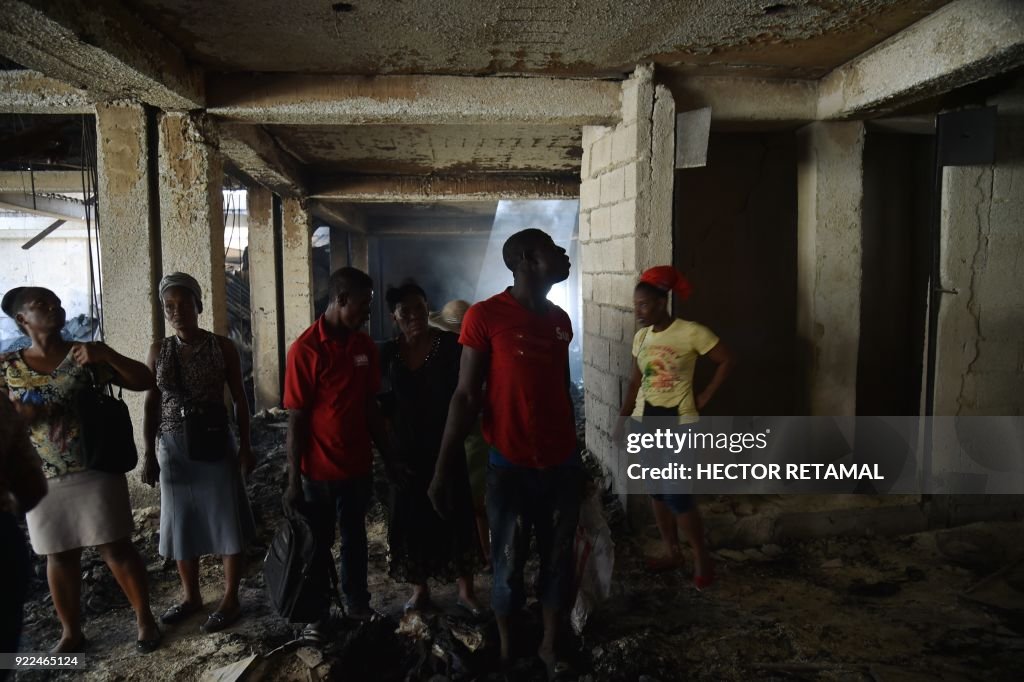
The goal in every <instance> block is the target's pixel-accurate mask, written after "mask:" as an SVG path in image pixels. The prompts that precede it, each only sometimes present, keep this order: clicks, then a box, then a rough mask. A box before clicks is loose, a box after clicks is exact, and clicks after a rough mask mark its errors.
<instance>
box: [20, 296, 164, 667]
mask: <svg viewBox="0 0 1024 682" xmlns="http://www.w3.org/2000/svg"><path fill="white" fill-rule="evenodd" d="M0 308H2V309H3V311H4V312H5V313H6V314H7V315H9V316H10V317H12V318H13V319H14V321H15V322H16V323H17V325H18V327H19V329H21V331H22V332H23V333H24V334H26V335H27V336H28V337H29V339H30V340H31V342H32V343H31V345H30V346H29V347H28V348H25V349H22V350H19V351H14V352H11V353H6V354H4V355H0V391H3V392H5V393H7V395H8V397H9V398H10V400H11V401H12V402H13V403H14V407H15V409H16V410H17V412H18V414H19V415H20V416H21V418H22V419H23V420H24V421H25V422H26V423H27V424H28V430H29V440H30V441H31V443H32V446H33V447H34V448H35V451H36V454H37V455H38V456H39V459H40V461H41V462H42V465H43V473H44V474H45V475H46V478H47V483H48V486H49V493H48V494H47V495H46V497H44V498H43V499H42V500H41V501H40V502H39V503H38V504H37V505H36V506H35V507H34V508H33V509H32V510H31V511H29V512H28V514H27V515H26V521H27V524H28V534H29V540H30V541H31V544H32V549H33V550H34V551H35V553H36V554H39V555H45V556H46V579H47V582H48V583H49V586H50V595H51V596H52V597H53V605H54V607H55V608H56V609H57V616H58V617H59V618H60V622H61V626H62V628H63V631H62V633H61V638H60V641H59V642H58V643H57V645H56V646H55V647H54V648H53V649H52V653H65V652H77V651H81V650H82V647H83V646H84V645H85V635H84V634H83V633H82V622H81V615H82V614H81V593H82V566H81V557H82V548H83V547H92V546H95V547H96V549H97V550H98V551H99V554H100V556H101V557H102V558H103V560H104V561H105V562H106V564H107V566H108V567H109V568H110V570H111V572H112V573H113V574H114V578H115V579H116V580H117V582H118V584H119V585H120V586H121V589H122V590H124V593H125V596H126V597H128V601H129V602H130V603H131V605H132V608H133V609H134V610H135V620H136V626H137V628H138V640H137V642H136V649H137V650H138V651H139V652H140V653H148V652H150V651H153V650H154V649H156V648H157V646H158V645H159V643H160V630H159V629H158V628H157V625H156V621H155V620H154V619H153V614H152V613H151V612H150V609H149V587H148V585H147V580H146V568H145V565H144V564H143V562H142V558H141V557H140V556H139V553H138V551H136V549H135V546H134V545H133V544H132V542H131V535H132V529H133V525H134V524H133V520H132V509H131V503H130V502H129V499H128V483H127V480H126V479H125V476H124V474H111V473H106V472H102V471H96V470H87V469H86V468H85V464H84V455H83V452H82V440H81V419H80V416H79V411H78V407H77V405H78V403H79V399H80V395H81V394H82V392H83V391H86V390H91V388H92V386H93V384H105V383H114V384H116V385H118V386H121V387H122V388H127V389H128V390H130V391H145V390H148V389H150V388H152V386H153V375H152V374H151V373H150V371H149V370H148V369H147V368H146V366H145V365H144V364H142V363H141V362H138V361H136V360H132V359H130V358H126V357H125V356H123V355H121V354H120V353H117V352H116V351H115V350H114V349H112V348H111V347H110V346H108V345H106V344H105V343H101V342H92V343H72V342H70V341H67V340H65V339H64V337H63V336H62V334H61V330H62V329H63V328H64V322H65V319H66V313H65V311H64V308H63V307H62V306H61V302H60V299H59V298H58V297H57V295H56V294H55V293H53V292H52V291H50V290H49V289H46V288H43V287H18V288H16V289H12V290H10V291H8V292H7V293H6V294H5V295H4V297H3V301H2V303H0Z"/></svg>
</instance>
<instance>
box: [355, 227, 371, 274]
mask: <svg viewBox="0 0 1024 682" xmlns="http://www.w3.org/2000/svg"><path fill="white" fill-rule="evenodd" d="M350 237H351V242H350V243H351V244H352V267H354V268H356V269H358V270H362V271H363V272H367V273H368V272H369V271H370V247H369V245H368V244H367V242H366V234H365V233H363V232H351V233H350Z"/></svg>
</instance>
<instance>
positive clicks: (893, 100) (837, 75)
mask: <svg viewBox="0 0 1024 682" xmlns="http://www.w3.org/2000/svg"><path fill="white" fill-rule="evenodd" d="M1021 65H1024V2H1021V1H1020V0H956V2H952V3H950V4H948V5H946V6H945V7H942V8H941V9H939V10H937V11H936V12H935V13H934V14H931V15H929V16H927V17H925V18H924V19H922V20H921V21H919V22H917V23H916V24H913V25H911V26H910V27H908V28H906V29H904V30H903V31H901V32H899V33H897V34H896V35H895V36H893V37H892V38H890V39H889V40H887V41H885V42H883V43H881V44H880V45H878V46H877V47H875V48H873V49H871V50H869V51H867V52H865V53H864V54H863V55H861V56H859V57H857V58H855V59H853V60H851V61H849V62H847V63H846V64H844V65H843V66H840V67H839V68H837V69H835V70H834V71H832V72H831V73H830V74H829V75H827V76H825V77H824V78H823V79H822V80H821V81H820V82H819V99H818V116H817V117H818V118H819V119H823V120H824V119H844V118H853V117H864V116H865V115H877V114H883V113H887V112H890V111H893V110H896V109H899V108H901V107H905V106H907V105H909V104H913V103H915V102H918V101H921V100H924V99H928V98H930V97H933V96H935V95H939V94H942V93H945V92H949V91H951V90H954V89H956V88H960V87H963V86H965V85H969V84H971V83H974V82H976V81H980V80H984V79H986V78H991V77H993V76H996V75H999V74H1000V73H1004V72H1006V71H1009V70H1011V69H1013V68H1016V67H1019V66H1021Z"/></svg>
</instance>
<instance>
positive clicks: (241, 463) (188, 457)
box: [142, 272, 256, 633]
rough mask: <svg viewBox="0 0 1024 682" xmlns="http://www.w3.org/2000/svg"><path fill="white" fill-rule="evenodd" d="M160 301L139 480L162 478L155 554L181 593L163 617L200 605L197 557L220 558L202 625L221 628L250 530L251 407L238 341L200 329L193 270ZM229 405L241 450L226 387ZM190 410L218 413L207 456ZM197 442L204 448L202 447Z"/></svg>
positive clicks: (172, 282) (228, 620)
mask: <svg viewBox="0 0 1024 682" xmlns="http://www.w3.org/2000/svg"><path fill="white" fill-rule="evenodd" d="M159 290H160V304H161V307H162V309H163V311H164V317H165V318H166V319H167V322H168V324H170V325H171V328H172V329H173V330H174V334H172V335H171V336H168V337H167V338H165V339H162V340H160V341H157V342H156V343H154V344H153V345H152V347H151V348H150V350H149V360H148V363H149V367H150V369H151V370H152V371H153V374H154V375H155V376H156V386H155V387H154V388H153V389H152V390H150V391H149V392H148V393H147V394H146V411H145V414H146V417H145V428H144V434H145V441H146V454H145V465H144V467H143V471H142V481H143V482H144V483H146V484H147V485H150V486H152V485H155V484H156V483H157V481H158V480H159V482H160V548H159V551H160V554H161V555H163V556H165V557H168V558H170V559H174V560H175V561H176V562H177V565H178V575H179V577H180V578H181V586H182V590H183V591H184V599H183V600H182V601H181V602H179V603H177V604H174V605H173V606H171V607H170V608H168V609H167V610H166V611H165V612H164V614H163V615H162V616H161V617H160V620H161V621H162V622H163V623H165V624H167V625H171V624H174V623H179V622H181V621H183V620H185V619H187V618H188V617H189V616H191V615H192V614H193V613H196V612H197V611H199V610H200V609H202V607H203V598H202V595H201V594H200V592H199V558H200V557H201V556H204V555H209V554H213V555H219V556H220V557H221V561H222V564H223V566H224V596H223V597H222V599H221V601H220V603H219V604H218V605H217V608H216V609H215V610H214V611H213V612H212V613H211V614H210V615H209V616H208V617H207V619H206V622H205V623H204V624H203V625H202V626H201V630H202V631H203V632H206V633H211V632H217V631H219V630H223V629H224V628H226V627H228V626H229V625H231V624H232V623H234V622H235V621H236V620H237V619H238V618H239V616H240V614H241V612H242V606H241V604H240V603H239V600H238V586H239V581H240V580H241V578H242V571H243V560H244V553H243V552H244V550H245V548H246V546H247V545H248V544H249V542H250V541H251V540H252V539H253V538H254V537H255V535H256V527H255V523H254V522H253V518H252V511H251V510H250V508H249V500H248V498H247V497H246V493H245V487H244V485H243V480H242V478H243V475H244V474H247V473H248V472H249V471H251V470H252V467H253V456H252V450H251V448H250V444H249V405H248V402H247V400H246V397H245V390H244V388H243V385H242V369H241V362H240V360H239V357H238V350H237V349H236V348H235V344H234V343H232V342H231V340H230V339H228V338H227V337H225V336H220V335H218V334H214V333H212V332H209V331H206V330H205V329H201V328H200V327H199V314H200V313H202V312H203V292H202V289H201V288H200V287H199V283H198V282H197V281H196V280H195V278H194V277H192V276H191V275H187V274H185V273H181V272H174V273H171V274H169V275H167V276H166V277H164V278H163V279H161V280H160V287H159ZM225 384H226V385H227V387H228V389H229V391H230V393H231V398H232V401H233V402H234V407H235V420H236V423H237V424H238V440H239V442H238V447H237V448H236V447H235V443H234V439H233V438H232V437H231V436H230V433H229V431H228V428H227V413H226V411H224V386H225ZM196 409H204V410H209V411H210V413H211V414H216V415H217V419H218V420H220V421H218V423H217V424H213V425H212V426H217V427H220V431H213V433H221V434H222V435H221V436H215V437H220V438H221V442H220V443H218V444H217V446H215V447H212V448H211V449H210V451H209V452H206V451H205V450H206V444H205V443H197V442H195V441H190V440H189V438H188V437H187V434H186V428H185V419H186V417H185V415H186V414H187V413H188V412H190V411H194V410H196ZM200 448H202V449H203V450H204V452H202V453H200Z"/></svg>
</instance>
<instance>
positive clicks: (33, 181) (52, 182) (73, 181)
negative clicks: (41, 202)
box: [0, 170, 82, 194]
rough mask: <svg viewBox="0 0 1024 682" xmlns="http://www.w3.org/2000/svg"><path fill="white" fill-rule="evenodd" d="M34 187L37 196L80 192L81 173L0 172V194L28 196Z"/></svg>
mask: <svg viewBox="0 0 1024 682" xmlns="http://www.w3.org/2000/svg"><path fill="white" fill-rule="evenodd" d="M33 186H35V189H36V192H37V193H39V194H65V193H72V192H81V191H82V172H81V171H27V170H25V171H0V192H21V193H25V194H29V193H31V192H32V187H33Z"/></svg>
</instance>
